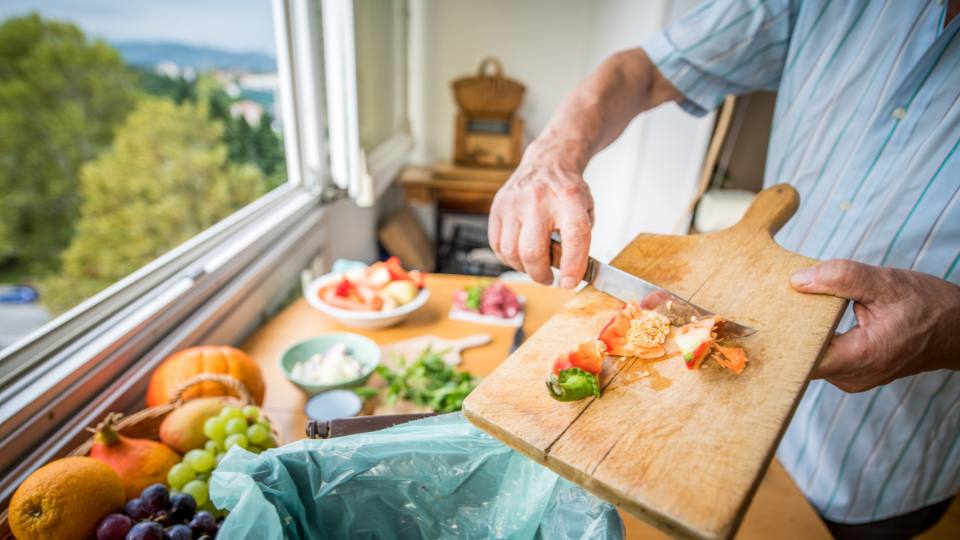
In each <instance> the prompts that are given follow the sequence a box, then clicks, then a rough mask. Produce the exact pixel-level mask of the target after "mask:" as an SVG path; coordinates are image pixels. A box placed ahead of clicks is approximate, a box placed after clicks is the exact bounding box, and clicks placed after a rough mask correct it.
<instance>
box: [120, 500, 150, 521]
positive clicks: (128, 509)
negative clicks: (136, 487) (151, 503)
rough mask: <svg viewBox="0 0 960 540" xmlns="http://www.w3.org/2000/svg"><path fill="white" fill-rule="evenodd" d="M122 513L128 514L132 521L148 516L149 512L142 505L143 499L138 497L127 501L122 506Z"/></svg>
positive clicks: (141, 519)
mask: <svg viewBox="0 0 960 540" xmlns="http://www.w3.org/2000/svg"><path fill="white" fill-rule="evenodd" d="M123 513H124V514H126V515H128V516H130V519H132V520H134V521H143V520H144V519H147V518H148V517H150V512H149V511H148V510H147V509H146V507H145V506H144V505H143V500H141V499H140V497H137V498H136V499H130V500H129V501H127V504H126V506H124V507H123Z"/></svg>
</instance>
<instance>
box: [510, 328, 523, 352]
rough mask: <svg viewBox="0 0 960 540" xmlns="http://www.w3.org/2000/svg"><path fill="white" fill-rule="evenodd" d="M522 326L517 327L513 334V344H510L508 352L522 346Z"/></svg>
mask: <svg viewBox="0 0 960 540" xmlns="http://www.w3.org/2000/svg"><path fill="white" fill-rule="evenodd" d="M523 339H524V335H523V325H522V324H521V325H520V326H518V327H517V331H516V332H514V333H513V343H511V344H510V352H511V353H512V352H513V351H515V350H517V349H519V348H520V346H521V345H523Z"/></svg>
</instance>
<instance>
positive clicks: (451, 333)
mask: <svg viewBox="0 0 960 540" xmlns="http://www.w3.org/2000/svg"><path fill="white" fill-rule="evenodd" d="M475 280H476V278H475V277H471V276H454V275H443V274H431V275H430V276H429V277H428V279H427V287H428V288H429V290H430V299H429V300H428V301H427V303H426V305H425V306H424V307H423V308H421V309H420V310H419V311H417V312H416V313H414V314H413V315H411V316H410V318H409V319H407V320H406V321H404V322H403V323H402V324H400V325H399V326H396V327H393V328H385V329H381V330H363V329H353V328H346V327H343V326H341V325H339V324H337V323H336V322H334V321H332V320H331V319H329V318H327V317H326V316H325V315H323V314H322V313H320V312H318V311H316V310H314V309H313V308H311V307H310V306H309V305H308V304H307V303H306V301H305V300H303V299H302V298H301V299H299V300H297V301H296V302H294V303H293V304H291V305H290V306H289V307H287V308H286V309H284V310H283V311H282V312H280V313H279V314H277V316H276V317H274V318H273V319H272V320H271V321H269V322H268V323H267V324H265V325H264V326H263V327H261V328H260V329H259V330H258V331H257V332H256V333H255V334H253V335H252V336H251V337H250V339H249V340H248V341H247V342H246V344H244V346H243V349H244V350H245V351H247V352H248V353H249V354H250V355H251V356H252V357H253V358H254V359H255V360H256V361H257V363H258V364H259V365H260V368H261V369H262V370H263V374H264V378H265V380H266V385H267V392H266V395H265V397H264V403H263V408H264V410H265V411H266V412H267V413H268V414H269V415H270V417H271V418H272V419H273V421H274V423H275V425H276V427H277V429H278V430H279V431H280V435H281V439H282V441H281V443H286V442H291V441H295V440H298V439H300V438H303V437H305V434H304V429H305V426H306V421H307V418H306V416H305V415H304V412H303V407H304V404H305V402H306V398H305V396H304V395H303V394H302V393H301V392H300V391H299V390H298V389H297V388H296V387H295V386H293V384H291V383H290V382H289V381H287V379H286V378H285V377H284V375H283V372H282V371H281V370H280V366H279V364H278V361H279V358H280V354H281V353H282V352H283V351H284V349H286V348H287V347H289V346H290V345H292V344H294V343H296V342H297V341H300V340H303V339H307V338H310V337H314V336H316V335H319V334H323V333H326V332H336V331H350V332H355V333H358V334H362V335H365V336H368V337H370V338H371V339H373V340H374V341H376V342H378V343H381V344H387V343H392V342H395V341H400V340H403V339H408V338H411V337H416V336H420V335H423V334H434V335H436V336H439V337H441V338H450V339H453V338H459V337H464V336H466V335H468V334H473V333H477V332H487V333H489V334H490V335H491V336H493V341H492V342H491V343H490V344H488V345H484V346H482V347H476V348H473V349H468V350H466V351H464V352H463V363H462V364H461V367H462V369H465V370H467V371H469V372H471V373H473V374H475V375H478V376H480V377H482V376H484V375H487V374H488V373H490V372H492V371H493V370H494V369H495V368H496V367H497V366H498V365H499V364H500V362H501V361H502V360H503V359H504V358H506V357H507V352H508V350H509V348H510V344H511V343H512V341H513V334H514V329H513V328H506V327H497V326H480V325H476V324H472V323H465V322H458V321H451V320H450V319H449V318H447V312H448V310H449V308H450V298H451V296H452V295H453V292H454V291H456V290H457V289H459V288H461V287H463V286H464V285H467V284H469V283H472V282H474V281H475ZM511 287H512V288H514V290H516V291H517V293H518V294H520V295H523V296H525V297H526V299H527V311H526V319H525V323H524V332H525V333H526V335H528V336H529V335H530V334H532V333H533V332H534V331H535V330H536V329H537V328H538V327H539V326H540V325H541V324H543V323H544V322H545V321H546V320H547V319H548V318H549V317H550V316H551V315H552V314H553V313H555V312H556V311H557V310H558V309H559V308H560V306H561V305H563V303H564V302H566V301H567V300H568V299H570V297H571V296H572V295H573V293H572V292H570V291H565V290H561V289H555V288H550V287H544V286H542V285H538V284H535V283H519V284H511ZM545 397H546V395H545ZM704 496H709V494H704ZM621 514H622V515H623V518H624V523H625V524H626V528H627V538H631V539H634V538H635V539H640V538H667V536H666V535H664V534H662V533H660V532H659V531H657V530H655V529H653V528H652V527H650V526H649V525H646V524H645V523H643V522H642V521H640V520H638V519H637V518H634V517H633V516H631V515H629V514H625V513H621ZM737 537H738V538H742V539H752V538H757V539H760V538H764V539H765V538H771V537H778V538H781V539H787V538H805V539H806V538H830V535H829V533H828V531H827V529H826V528H825V527H824V525H823V523H822V522H821V521H820V519H819V517H817V514H816V512H815V511H814V509H813V508H812V507H811V506H810V504H809V503H808V502H807V501H806V499H804V497H803V495H802V494H801V493H800V490H799V489H798V488H797V487H796V485H795V484H794V483H793V480H792V479H791V478H790V476H789V475H787V473H786V472H785V471H784V469H783V467H781V466H780V464H779V463H778V462H777V461H773V463H771V465H770V468H769V469H768V470H767V474H766V476H764V478H763V480H762V482H761V483H760V486H759V488H758V489H757V493H756V496H755V497H754V499H753V502H752V503H751V505H750V508H749V509H748V511H747V514H746V517H745V518H744V520H743V524H742V525H741V527H740V531H739V533H738V535H737Z"/></svg>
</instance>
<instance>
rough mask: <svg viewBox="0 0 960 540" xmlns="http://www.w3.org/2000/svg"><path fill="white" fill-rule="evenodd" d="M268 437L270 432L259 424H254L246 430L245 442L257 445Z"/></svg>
mask: <svg viewBox="0 0 960 540" xmlns="http://www.w3.org/2000/svg"><path fill="white" fill-rule="evenodd" d="M269 437H270V432H269V431H268V430H266V429H264V427H263V425H261V424H254V425H252V426H250V427H248V428H247V440H248V441H250V442H252V443H253V444H256V445H259V444H261V443H263V442H265V441H266V440H267V439H268V438H269Z"/></svg>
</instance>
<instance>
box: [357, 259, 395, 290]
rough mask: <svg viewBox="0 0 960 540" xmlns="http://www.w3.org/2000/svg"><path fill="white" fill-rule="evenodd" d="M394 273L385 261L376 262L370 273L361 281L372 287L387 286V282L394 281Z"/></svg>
mask: <svg viewBox="0 0 960 540" xmlns="http://www.w3.org/2000/svg"><path fill="white" fill-rule="evenodd" d="M393 279H394V277H393V273H392V272H390V268H389V267H387V266H386V265H384V264H383V263H374V265H373V266H371V267H370V273H369V274H367V276H366V277H365V278H364V279H363V280H362V281H361V283H363V284H365V285H367V286H368V287H372V288H374V289H379V288H380V287H383V286H385V285H386V284H387V283H390V282H391V281H393Z"/></svg>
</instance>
